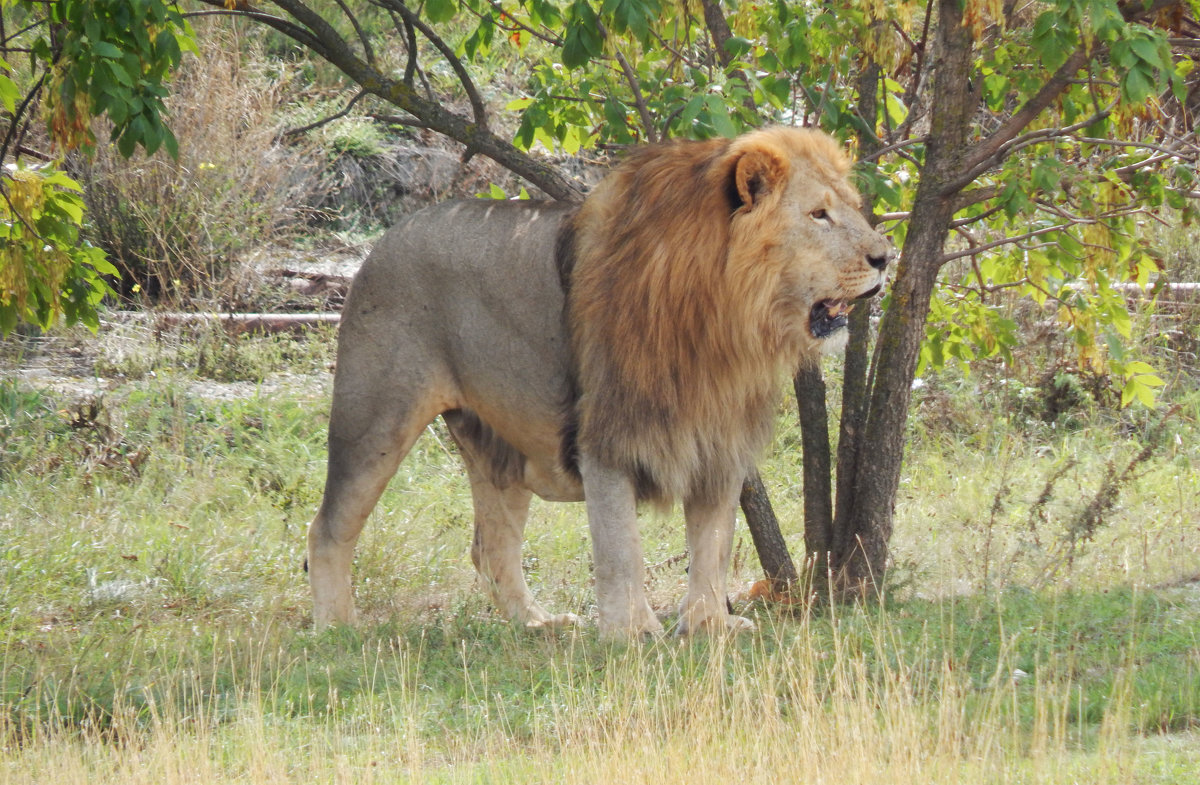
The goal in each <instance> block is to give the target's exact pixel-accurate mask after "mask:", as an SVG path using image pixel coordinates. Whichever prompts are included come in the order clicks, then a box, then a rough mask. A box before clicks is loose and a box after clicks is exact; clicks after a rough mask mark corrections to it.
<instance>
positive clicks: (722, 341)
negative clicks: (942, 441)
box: [568, 128, 890, 500]
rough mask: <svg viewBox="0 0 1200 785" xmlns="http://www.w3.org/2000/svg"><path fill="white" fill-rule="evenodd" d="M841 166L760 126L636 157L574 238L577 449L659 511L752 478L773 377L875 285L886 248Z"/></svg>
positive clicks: (571, 300) (812, 141) (828, 151)
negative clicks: (631, 483) (630, 477)
mask: <svg viewBox="0 0 1200 785" xmlns="http://www.w3.org/2000/svg"><path fill="white" fill-rule="evenodd" d="M849 168H850V162H849V161H848V160H847V158H846V156H845V154H844V153H843V152H842V150H841V148H840V147H839V146H838V144H837V143H836V142H835V141H834V140H833V139H831V138H830V137H828V136H826V135H825V134H822V133H820V132H817V131H812V130H806V129H795V128H771V129H766V130H762V131H757V132H754V133H750V134H747V135H745V136H743V137H740V138H738V139H735V140H732V141H730V140H716V141H709V142H690V143H689V142H685V143H676V144H671V145H665V146H660V147H651V148H647V149H645V150H643V151H639V152H638V153H635V154H634V155H632V156H631V157H630V158H629V159H628V160H627V161H626V162H624V163H623V164H621V165H620V166H619V167H618V168H617V169H615V170H614V171H613V173H612V174H610V175H609V176H608V177H607V178H605V180H604V181H603V182H602V183H601V184H600V185H599V186H598V187H597V189H596V190H595V191H594V192H593V194H592V195H591V196H589V198H588V199H587V201H586V202H585V203H584V205H583V207H582V208H581V209H580V211H579V213H578V214H577V215H576V217H575V219H574V221H573V224H572V231H573V233H574V247H573V249H572V250H573V256H574V263H573V269H572V271H571V279H570V291H569V295H568V308H569V312H570V319H569V323H570V325H571V341H572V348H573V351H574V356H575V364H576V368H575V370H576V375H577V381H578V385H579V391H580V398H579V402H578V406H577V415H578V443H579V447H580V448H581V449H583V450H588V451H591V452H592V454H594V455H596V456H598V457H599V458H600V459H601V460H604V461H606V462H608V463H609V464H611V465H612V466H614V467H620V468H623V469H626V470H628V471H630V472H631V473H632V474H634V476H636V477H638V478H639V480H640V484H641V492H642V493H643V495H644V496H646V497H649V498H652V499H657V500H668V499H673V498H688V497H690V496H694V495H697V494H699V495H701V496H706V497H708V496H715V495H717V494H719V493H724V492H725V489H724V485H725V484H727V483H728V482H729V481H730V480H729V478H730V477H733V478H735V479H739V480H740V478H741V477H742V476H744V475H745V473H746V471H748V470H749V469H750V468H751V467H752V466H753V464H754V462H755V461H756V460H757V457H758V454H759V452H760V451H761V449H762V448H763V446H764V445H765V444H766V442H767V440H768V439H769V438H770V432H771V425H772V420H773V415H774V403H775V401H776V398H777V394H778V389H779V386H780V384H779V383H780V378H781V376H783V375H786V374H790V373H792V372H794V371H795V369H796V368H797V366H798V365H799V364H800V363H801V362H804V361H806V360H809V359H812V358H814V357H815V356H816V355H817V353H818V352H819V351H820V350H821V349H822V348H823V346H825V345H827V344H828V343H829V342H830V341H835V340H837V339H839V338H840V337H841V336H842V335H843V334H844V328H845V326H846V313H847V311H848V308H849V305H848V303H849V301H850V300H853V299H856V298H860V297H868V296H871V295H874V294H875V293H876V292H878V291H879V289H880V287H881V286H882V284H883V281H884V268H885V267H886V265H887V261H888V258H889V255H890V247H889V245H888V243H887V241H886V240H885V239H884V238H883V237H882V236H880V235H879V234H878V233H877V232H875V231H874V230H873V229H872V228H871V227H870V225H869V224H868V223H867V222H866V220H864V218H863V217H862V215H861V214H860V213H859V206H860V203H859V196H858V193H857V192H856V191H855V190H854V188H853V187H852V186H851V185H850V184H849V182H848V181H847V179H846V175H847V173H848V172H849ZM717 486H721V487H717Z"/></svg>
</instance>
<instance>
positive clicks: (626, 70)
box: [598, 23, 658, 144]
mask: <svg viewBox="0 0 1200 785" xmlns="http://www.w3.org/2000/svg"><path fill="white" fill-rule="evenodd" d="M598 24H599V25H600V35H602V36H603V37H604V38H608V37H609V35H608V28H607V27H605V26H604V24H603V23H598ZM613 52H614V54H615V55H616V58H617V64H618V65H619V66H621V74H622V75H623V76H624V77H625V81H626V83H628V85H629V90H630V92H632V93H633V105H634V106H635V107H637V111H638V117H639V118H640V119H641V121H642V127H643V128H645V129H646V141H648V142H650V143H651V144H656V143H657V142H658V131H657V130H656V129H655V128H654V118H653V117H651V116H650V107H648V106H647V105H646V97H645V96H644V95H642V86H641V83H640V82H639V81H638V76H637V72H635V71H634V70H633V66H631V65H630V64H629V61H628V60H627V59H625V54H624V53H623V52H622V51H621V48H620V47H618V46H617V45H616V44H615V43H614V44H613Z"/></svg>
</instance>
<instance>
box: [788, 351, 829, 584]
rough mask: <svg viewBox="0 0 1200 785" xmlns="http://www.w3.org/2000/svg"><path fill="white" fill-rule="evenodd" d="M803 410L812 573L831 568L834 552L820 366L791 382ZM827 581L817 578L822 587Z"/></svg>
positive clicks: (806, 547) (806, 530)
mask: <svg viewBox="0 0 1200 785" xmlns="http://www.w3.org/2000/svg"><path fill="white" fill-rule="evenodd" d="M792 389H793V390H795V392H796V403H797V404H798V406H799V409H800V446H801V454H802V458H803V463H804V550H805V552H806V556H807V559H806V565H807V566H809V567H810V569H811V574H812V575H813V576H817V577H818V578H819V577H820V576H823V575H825V574H826V572H827V571H828V569H829V562H828V556H829V554H830V552H832V551H833V543H834V539H833V535H834V531H833V488H832V484H831V482H830V475H831V473H832V470H833V466H832V465H831V464H830V450H829V411H828V409H827V408H826V404H825V380H824V379H823V378H822V376H821V367H820V366H819V365H805V366H804V367H802V368H801V369H800V372H799V373H797V374H796V378H795V379H794V380H793V382H792ZM825 584H826V581H823V580H815V581H814V587H813V588H815V589H817V590H820V589H821V587H822V586H824V585H825Z"/></svg>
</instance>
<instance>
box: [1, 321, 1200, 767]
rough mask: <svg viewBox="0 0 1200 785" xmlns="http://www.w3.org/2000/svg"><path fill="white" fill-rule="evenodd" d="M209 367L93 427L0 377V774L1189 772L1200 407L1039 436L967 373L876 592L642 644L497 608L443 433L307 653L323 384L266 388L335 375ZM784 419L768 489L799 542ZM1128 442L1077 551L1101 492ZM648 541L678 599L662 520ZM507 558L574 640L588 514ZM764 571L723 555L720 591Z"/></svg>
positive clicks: (383, 514)
mask: <svg viewBox="0 0 1200 785" xmlns="http://www.w3.org/2000/svg"><path fill="white" fill-rule="evenodd" d="M204 341H206V342H208V343H210V344H211V343H213V341H214V339H213V338H211V337H206V338H204ZM210 348H211V350H212V351H214V352H217V353H218V354H219V355H220V356H222V357H224V358H225V359H224V361H223V363H222V364H221V367H225V368H237V369H239V370H238V372H237V374H235V376H236V379H237V382H238V384H240V385H243V386H240V387H237V388H236V389H237V390H238V394H237V395H236V396H218V395H216V394H215V393H216V392H217V390H215V389H214V388H213V386H212V382H211V381H208V380H210V379H212V378H213V374H212V373H207V372H204V371H203V367H202V366H200V365H199V364H190V367H189V368H181V367H180V366H181V365H182V364H183V363H182V362H181V361H180V360H179V358H188V357H195V356H197V353H196V352H197V350H196V348H195V347H193V349H192V350H185V351H175V352H168V353H165V354H163V355H161V356H160V355H159V354H155V355H154V356H153V357H152V358H151V360H152V361H146V362H143V361H141V360H139V361H138V362H137V363H136V365H137V367H149V368H152V369H153V370H154V373H153V374H150V373H148V372H146V373H142V374H134V373H130V374H127V375H126V377H125V378H124V379H123V380H121V381H120V382H119V383H117V382H114V383H113V388H112V389H110V390H109V391H108V392H107V393H106V394H105V396H104V397H103V399H102V400H101V401H100V402H99V403H97V404H88V403H86V402H84V403H81V402H79V401H76V400H73V399H72V398H71V396H69V395H58V394H54V393H51V392H48V391H43V392H38V391H34V390H32V389H31V388H29V387H26V386H23V385H21V384H18V383H17V382H14V381H0V782H2V783H9V782H12V783H25V782H29V783H34V782H62V783H76V782H85V781H86V782H89V783H91V782H96V781H101V782H123V783H124V782H131V783H138V782H154V783H164V782H166V783H213V782H255V783H260V782H262V783H275V782H299V781H304V782H310V781H313V780H316V781H339V782H340V781H353V782H422V783H423V782H430V783H443V782H445V783H460V782H461V783H485V782H486V783H493V782H495V783H507V782H511V783H528V782H554V783H563V782H565V783H575V782H580V783H585V782H586V783H599V782H603V783H609V782H655V783H657V784H661V783H674V782H688V783H696V782H701V783H706V782H710V781H711V782H728V781H749V782H764V783H765V782H797V781H799V782H810V781H811V782H828V783H874V782H879V783H884V782H886V783H960V782H970V783H993V782H994V783H1017V782H1020V783H1026V782H1028V783H1069V782H1084V781H1086V782H1089V783H1092V782H1095V783H1114V785H1115V784H1116V783H1121V784H1122V785H1123V784H1124V783H1190V782H1193V781H1194V778H1195V772H1196V771H1197V770H1198V767H1200V732H1198V731H1197V727H1198V726H1200V584H1198V583H1197V581H1196V579H1197V577H1198V576H1200V530H1197V527H1196V520H1197V510H1200V481H1198V480H1197V474H1198V473H1197V471H1196V465H1197V462H1198V461H1200V448H1198V447H1197V446H1196V445H1197V444H1200V438H1197V437H1198V436H1200V434H1197V430H1198V428H1197V415H1198V414H1200V398H1197V397H1195V394H1194V393H1189V392H1187V391H1186V390H1180V391H1177V392H1174V393H1172V395H1173V398H1172V401H1173V402H1174V403H1177V404H1179V408H1178V410H1176V411H1175V412H1174V413H1173V414H1172V415H1171V417H1170V418H1169V419H1168V420H1167V421H1166V422H1165V424H1163V425H1162V426H1161V427H1156V425H1155V423H1156V422H1157V417H1158V416H1157V415H1153V414H1151V415H1140V414H1131V413H1120V414H1118V413H1114V412H1112V411H1111V410H1106V409H1102V408H1099V407H1091V408H1088V407H1083V408H1081V409H1077V410H1073V411H1072V412H1070V413H1068V414H1067V415H1064V416H1061V417H1059V418H1058V419H1057V420H1055V421H1054V422H1051V423H1047V422H1043V421H1042V420H1041V419H1040V418H1038V417H1031V416H1027V414H1026V413H1023V411H1022V410H1021V409H1020V407H1018V406H1014V404H1013V400H1012V399H1011V398H1006V397H1004V396H1002V395H994V394H991V393H994V392H995V391H994V390H992V391H981V387H980V385H986V384H988V383H989V382H987V381H986V380H941V381H937V382H936V383H934V384H932V385H931V387H929V388H927V389H925V390H922V391H921V392H920V393H919V395H918V401H917V405H916V408H915V415H914V419H913V428H912V435H911V439H910V444H909V456H908V461H907V467H906V470H905V475H904V478H903V486H902V492H901V497H900V499H899V501H898V507H897V515H896V533H895V536H894V540H893V546H894V552H895V557H896V566H895V568H894V569H893V571H892V573H891V577H890V579H889V580H890V588H889V591H888V594H887V596H886V598H885V599H884V600H883V601H881V602H879V603H877V604H872V605H869V606H862V607H837V608H833V609H822V610H817V611H813V612H811V613H807V614H795V613H792V612H789V611H788V610H787V609H785V608H784V609H781V608H779V607H772V606H764V605H752V604H751V605H746V604H743V607H741V608H739V611H740V612H743V613H746V614H749V615H751V616H752V617H754V618H755V619H756V621H757V622H758V625H759V631H758V632H756V633H753V634H748V635H743V636H741V637H738V638H734V639H729V640H706V639H700V640H686V641H679V640H674V639H665V640H660V641H654V642H649V643H645V644H640V645H608V644H604V643H602V642H600V641H599V640H598V639H597V636H596V634H595V631H594V627H591V626H584V627H583V628H581V629H579V630H566V631H560V632H554V633H531V632H528V631H525V630H523V629H516V628H513V627H511V626H509V625H508V624H506V623H504V622H502V621H501V620H499V619H498V618H497V617H496V616H495V615H494V613H493V611H492V609H491V608H490V606H489V604H488V603H487V601H486V600H485V599H484V598H483V597H482V596H481V595H480V592H479V591H478V589H477V587H476V586H475V582H474V575H473V569H472V568H471V565H470V559H469V555H468V549H469V543H470V537H471V523H470V517H471V513H470V501H469V494H468V489H467V483H466V480H465V476H464V473H463V470H462V468H461V466H460V464H459V463H458V461H457V459H456V457H455V456H454V454H453V451H452V450H451V449H448V445H449V444H450V441H449V439H448V437H447V435H446V434H445V433H444V431H443V430H442V429H440V427H437V426H435V427H431V428H430V430H429V432H428V433H427V434H426V436H425V437H424V438H422V440H421V441H420V443H419V444H418V446H417V448H416V449H415V450H414V452H413V454H412V456H410V458H409V459H408V460H407V461H406V462H405V464H404V465H403V467H402V468H401V470H400V472H399V474H398V475H397V477H396V479H395V480H394V481H393V483H392V484H391V486H390V488H389V490H388V491H387V493H386V494H385V497H384V499H383V502H382V503H381V504H380V506H379V508H378V509H377V510H376V511H375V513H374V514H373V516H372V519H371V521H370V523H369V525H368V528H367V530H366V532H365V533H364V536H363V539H362V541H361V543H360V546H359V550H358V559H357V562H356V575H355V579H356V587H357V597H358V603H359V607H360V610H361V611H362V614H363V616H364V619H365V623H364V624H363V625H362V626H361V627H360V628H359V629H357V630H345V629H340V630H331V631H325V632H321V633H315V632H313V631H312V629H311V625H310V622H309V605H308V593H307V585H306V582H305V578H304V574H303V572H302V570H301V564H302V561H303V555H304V535H305V529H306V526H307V523H308V519H309V517H310V516H311V514H312V513H313V511H314V510H315V508H316V505H317V503H318V501H319V498H320V491H321V486H322V483H323V480H324V438H325V427H326V418H327V408H328V400H327V393H326V392H324V390H325V389H326V388H325V387H323V386H322V385H320V384H317V383H314V384H313V385H312V387H311V389H308V388H305V387H304V386H303V385H290V386H286V387H282V388H279V387H272V386H270V385H268V384H265V383H264V384H262V385H261V386H259V385H258V382H259V381H261V380H262V379H265V378H267V377H269V376H270V375H271V374H273V373H275V372H277V371H278V370H280V369H281V368H290V369H292V370H296V371H297V372H306V371H316V370H320V369H321V368H322V367H323V366H324V364H325V363H326V362H327V359H328V355H327V354H326V353H325V352H323V351H319V350H317V349H316V348H315V347H312V346H302V345H297V346H290V345H287V344H286V342H281V341H280V339H270V340H268V339H243V340H241V341H239V342H237V343H234V344H229V345H220V346H217V345H215V344H214V345H212V346H211V347H210ZM189 351H190V352H191V353H189ZM19 355H20V353H16V355H14V356H19ZM147 362H148V363H149V365H148V366H147ZM131 367H132V366H131ZM204 367H208V366H204ZM212 367H216V366H212ZM201 376H203V377H205V378H200V377H201ZM246 385H248V387H247V386H246ZM247 390H250V392H246V391H247ZM1189 396H1190V397H1189ZM981 401H984V402H990V403H983V404H981ZM791 421H792V418H791V416H790V414H785V415H784V416H783V417H782V418H781V432H780V435H779V438H778V440H777V443H778V449H777V450H776V453H775V454H774V455H773V456H772V458H771V459H770V460H769V461H768V462H767V464H766V465H765V466H764V476H765V477H766V478H767V482H768V487H769V488H771V490H772V494H773V500H774V502H775V505H776V508H777V512H778V513H779V514H780V518H781V520H782V521H783V525H784V529H785V534H786V536H787V537H788V539H789V541H790V542H791V543H792V545H793V549H794V552H795V551H798V550H799V548H800V546H801V543H802V531H801V527H800V523H799V520H800V508H801V498H800V490H801V489H800V487H799V484H798V476H799V471H798V466H797V463H796V461H797V457H796V450H795V449H793V445H794V444H795V441H796V439H797V434H796V431H795V427H794V425H793V424H791ZM1148 444H1149V445H1152V446H1153V447H1154V450H1153V452H1152V454H1151V455H1150V456H1149V457H1148V458H1147V459H1146V460H1143V461H1141V462H1140V463H1137V464H1136V466H1135V469H1134V471H1133V473H1132V475H1131V476H1130V477H1128V478H1126V479H1124V480H1122V481H1120V487H1119V493H1118V494H1117V496H1116V500H1115V502H1114V503H1113V504H1111V505H1108V506H1107V507H1105V508H1104V509H1103V514H1102V516H1101V520H1100V521H1099V523H1098V524H1097V525H1096V527H1095V528H1094V531H1093V532H1092V536H1091V537H1090V539H1083V540H1078V539H1076V540H1072V538H1071V535H1070V533H1071V531H1072V527H1073V526H1074V525H1075V522H1077V521H1078V520H1079V517H1080V515H1081V514H1082V513H1083V512H1084V511H1085V510H1086V509H1088V505H1089V503H1090V502H1091V501H1092V500H1093V499H1094V498H1095V496H1096V494H1097V492H1098V491H1099V489H1100V488H1101V487H1102V485H1103V483H1104V478H1105V476H1106V473H1107V472H1108V467H1110V466H1112V467H1114V471H1116V472H1118V473H1119V471H1120V470H1122V469H1123V468H1124V467H1126V466H1127V465H1128V464H1129V463H1130V461H1131V460H1132V459H1133V458H1134V457H1135V456H1137V455H1138V454H1139V452H1141V451H1142V450H1143V449H1144V447H1145V446H1146V445H1148ZM1051 480H1053V482H1050V481H1051ZM1047 488H1049V490H1046V489H1047ZM1040 497H1044V498H1040ZM643 523H644V525H643V532H644V536H645V539H646V553H647V561H648V563H650V564H651V565H652V569H651V572H650V574H651V577H650V589H651V596H652V598H653V599H654V602H655V603H656V604H658V605H659V606H660V607H662V608H664V609H666V608H669V607H671V605H672V604H673V603H674V602H677V601H678V599H679V597H680V596H681V593H682V587H683V582H684V579H685V576H684V573H683V567H684V565H683V563H682V562H680V561H679V560H678V558H677V557H679V556H680V555H681V554H682V553H683V549H684V546H683V537H682V532H681V528H682V527H681V526H680V523H679V521H678V519H677V516H667V517H654V516H653V515H648V516H647V517H646V518H645V520H644V522H643ZM525 558H526V562H527V566H528V567H529V575H530V581H531V585H532V586H533V589H534V591H535V593H536V594H537V595H538V596H539V598H541V599H542V600H543V602H544V603H545V604H546V606H547V607H548V608H551V609H553V610H556V611H560V610H562V611H573V612H576V613H579V614H581V615H583V616H585V617H589V616H590V614H591V613H592V611H593V608H592V603H593V596H592V590H591V586H590V555H589V542H588V537H587V529H586V521H585V519H584V517H583V513H582V509H580V506H579V505H554V504H544V503H535V507H534V515H533V519H532V521H531V523H530V526H529V532H528V538H527V547H526V554H525ZM756 566H757V565H756V560H755V557H754V554H753V549H752V547H751V545H750V543H749V539H748V537H747V536H746V534H745V533H744V531H742V532H740V533H739V538H738V542H737V545H736V554H735V567H734V573H735V574H734V580H735V583H736V585H737V586H739V587H742V586H745V585H747V584H748V583H749V582H751V581H752V580H754V579H755V578H756V577H757V569H756ZM593 623H594V622H593Z"/></svg>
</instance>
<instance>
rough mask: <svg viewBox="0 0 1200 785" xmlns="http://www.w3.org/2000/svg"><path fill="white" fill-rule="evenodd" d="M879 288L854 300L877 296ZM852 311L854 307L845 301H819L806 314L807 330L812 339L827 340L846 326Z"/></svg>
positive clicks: (874, 287) (875, 287)
mask: <svg viewBox="0 0 1200 785" xmlns="http://www.w3.org/2000/svg"><path fill="white" fill-rule="evenodd" d="M880 288H881V287H880V286H879V285H878V284H876V285H875V286H873V287H871V288H870V289H868V290H867V291H865V292H863V293H862V294H860V295H859V296H858V297H855V298H854V299H856V300H866V299H868V298H870V297H874V296H875V295H877V294H879V290H880ZM853 310H854V305H852V304H850V303H847V302H846V301H845V300H821V301H820V302H818V303H817V304H816V305H814V306H813V307H812V310H811V311H809V314H808V329H809V332H811V333H812V334H813V337H814V338H828V337H829V336H830V335H833V334H834V333H835V332H837V331H838V330H840V329H842V328H843V327H845V326H846V323H847V317H849V316H850V312H851V311H853Z"/></svg>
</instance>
